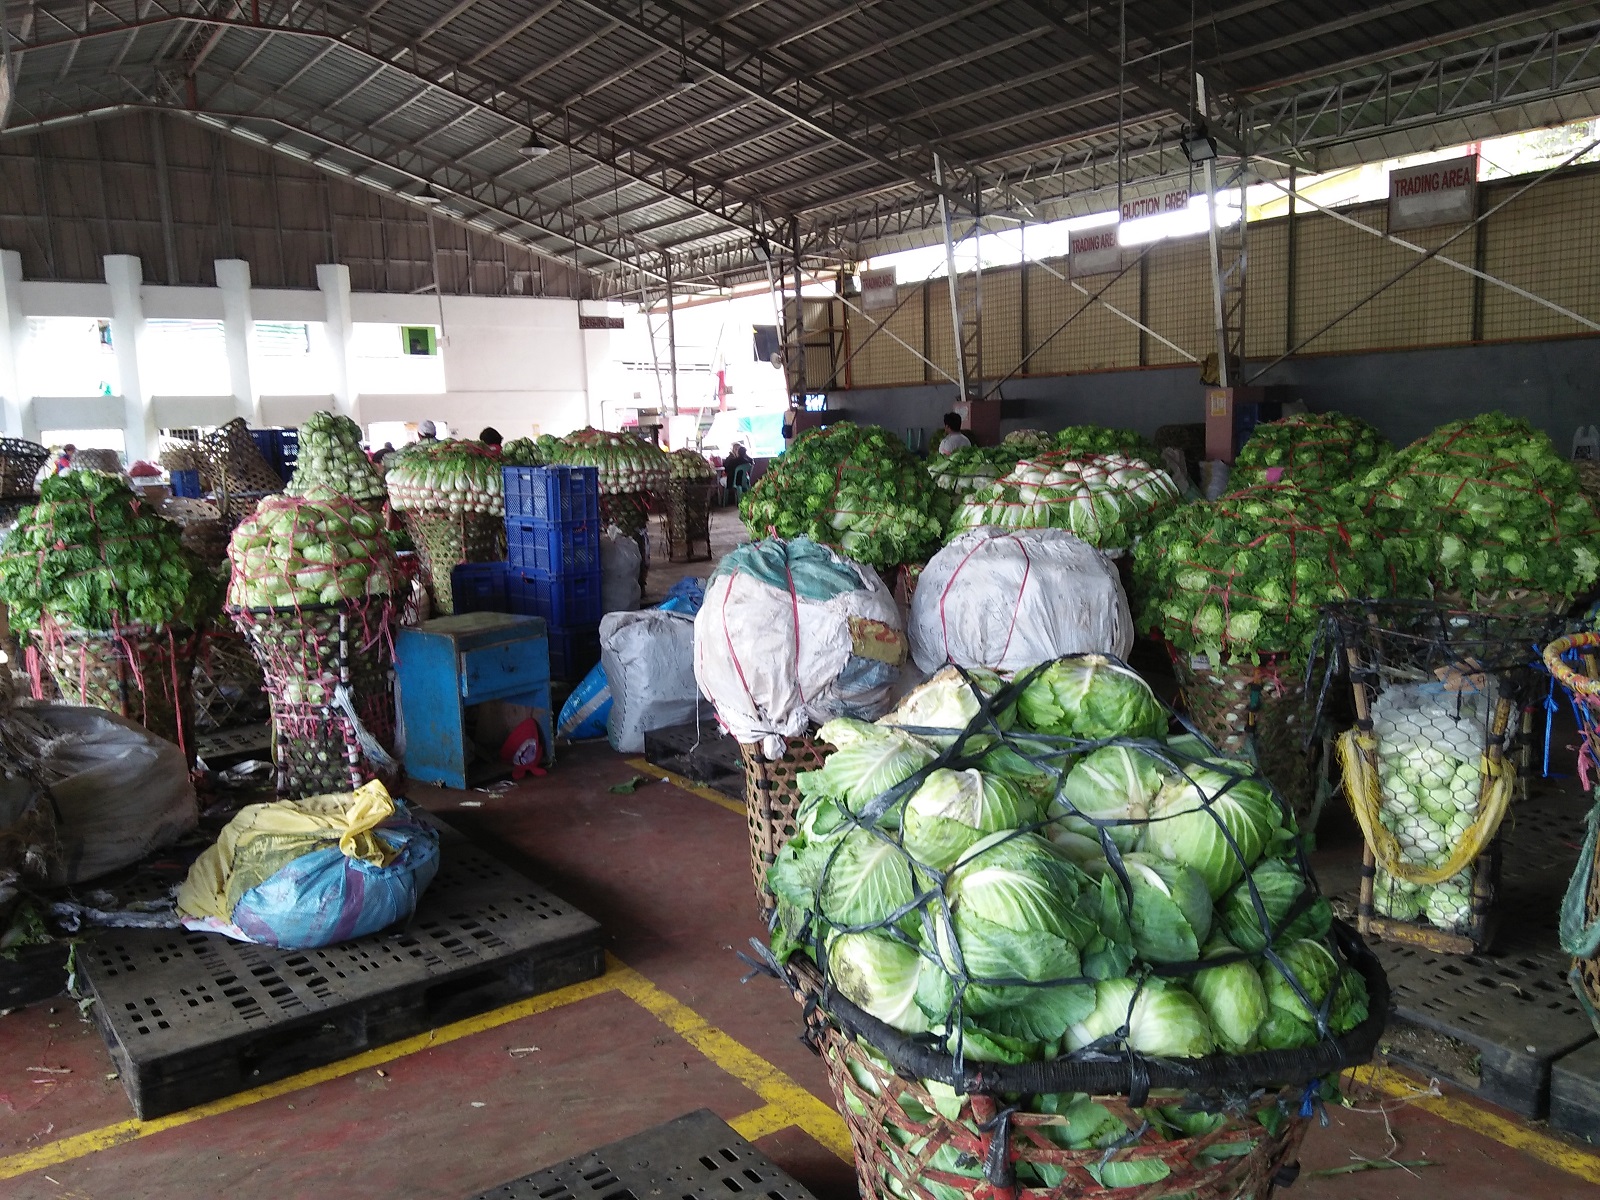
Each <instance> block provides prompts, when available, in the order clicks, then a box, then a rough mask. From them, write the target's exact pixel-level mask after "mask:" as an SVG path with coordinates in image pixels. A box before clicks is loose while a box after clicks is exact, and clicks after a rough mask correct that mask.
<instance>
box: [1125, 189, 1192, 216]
mask: <svg viewBox="0 0 1600 1200" xmlns="http://www.w3.org/2000/svg"><path fill="white" fill-rule="evenodd" d="M1188 207H1189V189H1188V188H1178V189H1177V190H1176V191H1172V192H1163V193H1162V194H1161V195H1159V196H1141V197H1140V198H1139V199H1137V200H1124V201H1123V202H1122V219H1123V220H1124V221H1137V220H1138V219H1139V218H1140V217H1155V216H1160V215H1161V214H1162V213H1173V212H1183V211H1184V210H1185V209H1186V208H1188Z"/></svg>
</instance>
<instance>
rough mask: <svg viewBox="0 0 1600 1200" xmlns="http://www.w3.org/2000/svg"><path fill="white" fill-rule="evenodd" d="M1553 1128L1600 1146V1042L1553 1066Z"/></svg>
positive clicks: (1557, 1061)
mask: <svg viewBox="0 0 1600 1200" xmlns="http://www.w3.org/2000/svg"><path fill="white" fill-rule="evenodd" d="M1550 1128H1552V1129H1559V1130H1560V1131H1561V1132H1562V1133H1570V1134H1572V1135H1573V1136H1574V1137H1580V1138H1582V1139H1583V1140H1584V1141H1586V1142H1588V1143H1590V1144H1591V1145H1595V1146H1600V1041H1595V1042H1590V1043H1589V1044H1588V1045H1587V1046H1585V1047H1583V1049H1581V1050H1575V1051H1574V1052H1573V1053H1571V1054H1569V1055H1567V1056H1566V1057H1565V1058H1558V1059H1557V1060H1556V1061H1555V1062H1554V1063H1552V1064H1551V1067H1550Z"/></svg>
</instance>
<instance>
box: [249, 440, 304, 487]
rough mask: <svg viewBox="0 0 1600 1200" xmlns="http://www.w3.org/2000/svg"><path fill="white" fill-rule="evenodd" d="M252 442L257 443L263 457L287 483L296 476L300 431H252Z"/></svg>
mask: <svg viewBox="0 0 1600 1200" xmlns="http://www.w3.org/2000/svg"><path fill="white" fill-rule="evenodd" d="M250 440H251V441H253V442H255V444H256V449H257V450H259V451H261V457H262V458H264V459H266V460H267V465H268V466H270V467H271V468H272V469H273V470H274V471H276V472H278V474H279V475H281V476H283V481H284V482H285V483H288V482H289V477H290V476H291V475H293V474H294V465H295V463H296V462H298V461H299V460H300V431H299V430H298V429H252V430H251V431H250Z"/></svg>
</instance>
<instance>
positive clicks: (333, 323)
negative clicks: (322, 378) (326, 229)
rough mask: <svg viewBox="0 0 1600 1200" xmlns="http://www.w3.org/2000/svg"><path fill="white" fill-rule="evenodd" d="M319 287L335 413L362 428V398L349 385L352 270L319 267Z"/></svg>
mask: <svg viewBox="0 0 1600 1200" xmlns="http://www.w3.org/2000/svg"><path fill="white" fill-rule="evenodd" d="M317 287H319V288H321V289H322V304H323V311H324V313H325V316H324V317H323V321H324V325H323V336H324V339H325V342H324V344H325V346H326V353H327V357H328V368H329V374H330V382H331V383H332V384H333V386H332V387H331V388H330V389H329V390H330V391H332V392H333V404H334V411H336V412H339V413H343V414H344V415H345V416H347V417H350V418H351V419H352V420H354V421H356V422H357V423H358V424H359V423H360V420H361V418H360V417H359V416H357V415H356V408H357V401H358V400H359V399H360V397H359V396H357V395H356V392H355V388H354V387H352V386H351V382H350V336H351V332H352V325H351V321H350V268H349V267H347V266H344V265H343V264H342V263H318V264H317Z"/></svg>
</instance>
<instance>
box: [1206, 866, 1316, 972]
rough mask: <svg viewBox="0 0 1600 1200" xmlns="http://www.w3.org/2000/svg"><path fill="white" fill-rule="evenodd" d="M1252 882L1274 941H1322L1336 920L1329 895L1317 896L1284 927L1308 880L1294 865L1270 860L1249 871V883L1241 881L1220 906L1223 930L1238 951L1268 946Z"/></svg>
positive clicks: (1252, 951)
mask: <svg viewBox="0 0 1600 1200" xmlns="http://www.w3.org/2000/svg"><path fill="white" fill-rule="evenodd" d="M1251 883H1254V884H1255V887H1256V892H1257V893H1258V894H1259V895H1260V897H1261V905H1262V907H1263V908H1265V909H1266V910H1267V922H1268V924H1269V925H1270V927H1271V929H1272V931H1273V941H1283V940H1285V939H1287V940H1293V939H1295V938H1303V937H1308V938H1319V937H1322V936H1323V935H1324V934H1326V933H1327V932H1328V926H1329V924H1330V923H1331V922H1332V921H1333V909H1332V908H1331V907H1330V906H1329V904H1328V898H1327V897H1326V896H1318V897H1317V898H1316V899H1314V900H1312V901H1311V902H1310V904H1309V905H1308V906H1307V907H1306V908H1305V909H1304V910H1303V911H1302V912H1300V913H1299V914H1298V915H1297V916H1296V917H1295V918H1294V920H1292V921H1290V922H1289V923H1288V924H1287V925H1285V924H1284V918H1285V917H1287V916H1288V915H1289V910H1290V909H1291V908H1293V907H1294V905H1295V903H1296V902H1297V901H1298V900H1299V899H1300V895H1301V893H1302V892H1304V891H1305V890H1306V881H1305V880H1304V879H1302V878H1301V876H1300V873H1299V871H1297V870H1296V869H1295V867H1294V866H1293V865H1292V864H1290V863H1286V862H1284V861H1282V860H1281V859H1276V858H1269V859H1266V860H1265V861H1263V862H1262V863H1260V865H1258V866H1257V867H1256V868H1255V870H1253V871H1251V872H1250V879H1249V881H1248V882H1246V881H1245V880H1240V881H1239V883H1238V884H1237V885H1236V886H1235V887H1234V888H1233V890H1232V891H1230V892H1229V893H1228V894H1227V895H1226V896H1224V897H1223V898H1222V901H1221V902H1220V903H1219V904H1218V905H1217V910H1218V915H1219V916H1220V917H1221V920H1222V930H1223V932H1224V933H1226V934H1227V936H1228V940H1229V941H1230V942H1232V943H1233V944H1234V945H1235V946H1237V947H1239V949H1241V950H1248V951H1250V952H1251V953H1254V952H1256V951H1258V950H1262V949H1265V948H1266V945H1267V935H1266V934H1265V933H1264V932H1262V929H1261V918H1260V916H1259V915H1258V914H1257V913H1256V908H1255V903H1254V902H1253V900H1252V898H1251V896H1250V884H1251Z"/></svg>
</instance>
